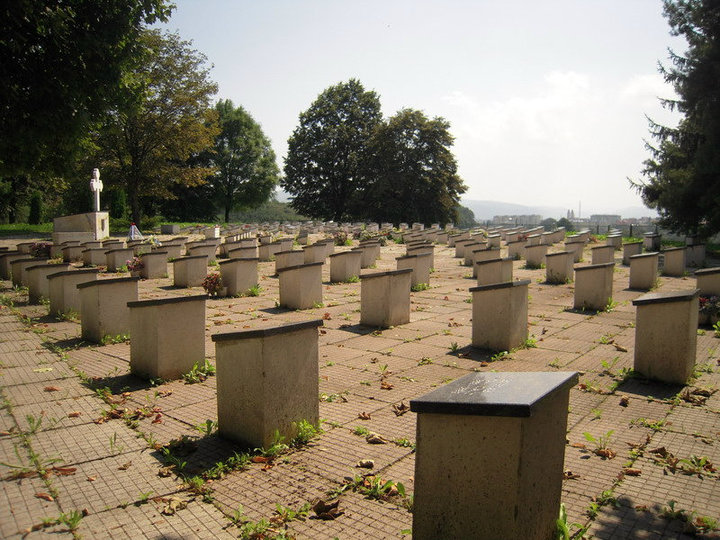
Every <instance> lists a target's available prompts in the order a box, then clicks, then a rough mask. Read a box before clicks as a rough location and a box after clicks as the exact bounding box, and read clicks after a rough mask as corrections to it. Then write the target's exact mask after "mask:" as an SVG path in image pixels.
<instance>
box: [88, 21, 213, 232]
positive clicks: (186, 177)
mask: <svg viewBox="0 0 720 540" xmlns="http://www.w3.org/2000/svg"><path fill="white" fill-rule="evenodd" d="M140 40H141V42H142V45H143V49H144V54H143V55H142V57H141V59H140V61H139V62H138V64H137V65H136V67H135V69H134V70H133V71H132V72H131V73H130V74H128V75H127V84H126V86H125V89H124V92H123V94H122V96H121V98H122V99H120V100H118V102H117V105H116V106H115V107H113V108H112V109H111V110H110V112H109V113H108V115H107V117H106V121H105V122H104V124H103V125H102V127H101V128H100V129H99V131H98V133H97V139H96V142H97V145H98V147H99V152H98V157H99V159H100V160H101V163H100V168H101V170H102V171H103V175H104V177H105V178H107V179H108V181H109V182H110V184H111V185H112V184H114V185H117V186H122V187H123V188H124V189H125V190H126V192H127V195H128V200H129V205H130V209H131V213H132V219H133V220H134V221H136V222H138V223H139V222H140V218H141V215H142V206H141V199H143V198H150V197H166V198H173V197H174V194H173V193H172V191H171V190H170V189H169V188H170V187H171V186H172V185H174V184H182V185H186V186H192V185H198V184H201V183H203V182H204V181H205V178H206V177H207V176H209V175H210V173H211V172H212V168H211V167H208V166H206V165H204V164H202V163H200V160H199V155H200V153H201V152H203V151H204V150H206V149H207V148H209V147H211V146H212V145H213V141H214V137H215V136H216V135H217V133H218V132H219V128H218V126H217V113H216V112H215V111H214V110H213V109H212V107H211V99H212V96H213V94H215V92H216V91H217V85H216V84H215V83H214V82H212V81H211V80H210V79H209V70H208V68H207V67H206V65H205V62H206V58H205V56H204V55H202V54H200V53H198V52H197V51H195V50H193V49H191V48H190V43H188V42H187V41H183V40H181V39H180V37H179V36H178V35H177V34H172V33H161V32H160V31H158V30H146V31H144V32H143V33H142V34H141V36H140Z"/></svg>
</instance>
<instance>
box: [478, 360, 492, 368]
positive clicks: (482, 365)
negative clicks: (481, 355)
mask: <svg viewBox="0 0 720 540" xmlns="http://www.w3.org/2000/svg"><path fill="white" fill-rule="evenodd" d="M489 365H490V364H489V363H487V362H485V361H484V360H483V361H482V362H480V367H487V366H489Z"/></svg>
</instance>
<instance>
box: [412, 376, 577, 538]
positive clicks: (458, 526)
mask: <svg viewBox="0 0 720 540" xmlns="http://www.w3.org/2000/svg"><path fill="white" fill-rule="evenodd" d="M577 381H578V375H577V373H571V372H556V373H542V372H540V373H470V374H469V375H466V376H464V377H462V378H460V379H458V380H456V381H453V382H451V383H450V384H447V385H445V386H443V387H442V388H439V389H437V390H435V391H433V392H431V393H429V394H426V395H425V396H422V397H420V398H417V399H413V400H411V401H410V410H411V411H413V412H415V413H417V415H418V417H417V437H416V439H417V450H416V457H415V497H414V504H413V528H412V536H413V538H414V539H415V540H438V539H469V538H482V539H488V540H490V539H492V540H496V539H497V540H499V539H507V540H510V539H513V540H520V539H522V540H551V539H554V538H556V535H557V533H556V528H555V521H556V520H557V517H558V512H559V510H560V497H561V493H562V478H563V460H564V456H565V436H566V429H567V411H568V404H569V395H570V388H571V387H572V386H574V385H575V384H577Z"/></svg>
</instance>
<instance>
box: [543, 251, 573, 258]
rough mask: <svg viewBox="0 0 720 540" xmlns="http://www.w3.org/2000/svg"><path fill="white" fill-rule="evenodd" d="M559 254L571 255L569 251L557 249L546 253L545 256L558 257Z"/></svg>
mask: <svg viewBox="0 0 720 540" xmlns="http://www.w3.org/2000/svg"><path fill="white" fill-rule="evenodd" d="M560 255H572V252H570V251H557V252H555V253H546V254H545V257H558V256H560Z"/></svg>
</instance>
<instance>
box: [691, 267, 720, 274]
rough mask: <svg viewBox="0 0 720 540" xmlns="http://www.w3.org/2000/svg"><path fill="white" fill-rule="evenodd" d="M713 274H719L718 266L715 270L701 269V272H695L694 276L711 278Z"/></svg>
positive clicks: (719, 268)
mask: <svg viewBox="0 0 720 540" xmlns="http://www.w3.org/2000/svg"><path fill="white" fill-rule="evenodd" d="M713 274H720V266H717V267H715V268H703V269H702V270H695V275H696V276H711V275H713Z"/></svg>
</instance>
